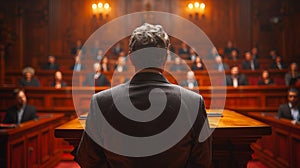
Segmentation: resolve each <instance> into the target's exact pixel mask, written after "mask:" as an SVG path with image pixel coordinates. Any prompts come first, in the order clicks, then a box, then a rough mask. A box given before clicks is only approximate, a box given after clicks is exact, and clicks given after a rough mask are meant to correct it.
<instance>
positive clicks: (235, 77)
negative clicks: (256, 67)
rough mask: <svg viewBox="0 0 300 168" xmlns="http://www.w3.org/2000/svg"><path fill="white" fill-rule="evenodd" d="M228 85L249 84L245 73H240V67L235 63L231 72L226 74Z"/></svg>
mask: <svg viewBox="0 0 300 168" xmlns="http://www.w3.org/2000/svg"><path fill="white" fill-rule="evenodd" d="M225 82H226V85H227V86H233V87H238V86H241V85H248V79H247V78H246V76H245V75H244V74H240V73H239V67H238V66H237V65H234V66H233V67H232V68H231V74H230V75H226V81H225Z"/></svg>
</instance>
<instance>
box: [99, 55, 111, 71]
mask: <svg viewBox="0 0 300 168" xmlns="http://www.w3.org/2000/svg"><path fill="white" fill-rule="evenodd" d="M100 65H101V71H102V72H108V71H109V70H110V67H109V64H108V58H107V57H106V56H105V57H103V58H102V60H101V61H100Z"/></svg>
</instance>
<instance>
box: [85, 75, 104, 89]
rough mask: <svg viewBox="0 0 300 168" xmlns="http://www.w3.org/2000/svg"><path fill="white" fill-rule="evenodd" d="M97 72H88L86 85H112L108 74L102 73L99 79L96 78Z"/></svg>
mask: <svg viewBox="0 0 300 168" xmlns="http://www.w3.org/2000/svg"><path fill="white" fill-rule="evenodd" d="M94 76H95V74H94V73H91V74H88V75H87V77H86V80H85V81H84V82H83V85H84V86H110V82H109V80H108V79H107V77H106V75H104V74H101V75H99V77H98V78H97V79H95V78H94Z"/></svg>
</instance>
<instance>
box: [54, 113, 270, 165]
mask: <svg viewBox="0 0 300 168" xmlns="http://www.w3.org/2000/svg"><path fill="white" fill-rule="evenodd" d="M213 112H214V111H213V110H208V114H209V113H213ZM222 114H223V116H222V117H220V116H209V123H210V127H211V128H212V129H215V130H214V132H213V135H212V136H213V165H214V167H216V168H217V167H222V168H227V167H228V168H232V167H234V168H238V167H241V168H242V167H246V165H247V163H248V161H249V160H250V159H251V154H252V153H253V151H252V149H251V148H250V145H251V143H254V142H256V140H257V139H260V138H261V137H262V136H265V135H270V134H271V127H270V126H269V125H267V124H264V123H262V122H259V121H257V120H254V119H252V118H250V117H247V116H245V115H242V114H239V113H236V112H234V111H230V110H224V111H223V113H222ZM84 127H85V120H78V119H74V120H72V121H69V122H68V123H65V124H64V125H61V126H59V127H57V128H56V129H55V137H57V138H63V139H65V140H66V141H68V142H69V143H70V144H71V145H73V146H74V147H75V149H76V147H77V146H78V145H79V142H80V139H81V135H82V132H83V130H84V129H83V128H84Z"/></svg>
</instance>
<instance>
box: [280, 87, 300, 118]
mask: <svg viewBox="0 0 300 168" xmlns="http://www.w3.org/2000/svg"><path fill="white" fill-rule="evenodd" d="M298 96H299V94H298V90H297V89H295V88H290V89H289V90H288V97H287V98H288V103H286V104H281V105H280V106H279V109H278V118H285V119H289V120H292V121H293V123H296V122H297V121H299V119H300V114H299V112H300V106H299V104H298Z"/></svg>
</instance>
